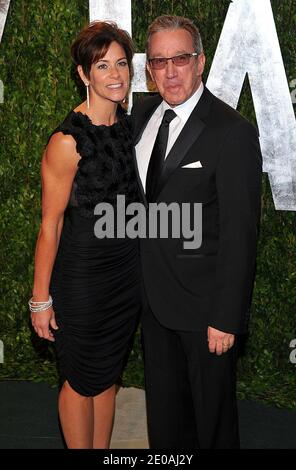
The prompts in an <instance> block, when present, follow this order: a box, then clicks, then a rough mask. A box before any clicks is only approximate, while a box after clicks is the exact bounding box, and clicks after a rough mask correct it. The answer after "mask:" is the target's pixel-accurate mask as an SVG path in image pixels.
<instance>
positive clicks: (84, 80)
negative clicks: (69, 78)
mask: <svg viewBox="0 0 296 470" xmlns="http://www.w3.org/2000/svg"><path fill="white" fill-rule="evenodd" d="M77 72H78V75H79V77H80V78H81V80H82V81H83V83H84V85H85V86H88V85H89V80H88V78H87V77H86V76H85V74H84V72H83V68H82V66H81V65H78V67H77Z"/></svg>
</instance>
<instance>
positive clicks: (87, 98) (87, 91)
mask: <svg viewBox="0 0 296 470" xmlns="http://www.w3.org/2000/svg"><path fill="white" fill-rule="evenodd" d="M85 86H86V103H87V109H89V83H88V84H86V83H85Z"/></svg>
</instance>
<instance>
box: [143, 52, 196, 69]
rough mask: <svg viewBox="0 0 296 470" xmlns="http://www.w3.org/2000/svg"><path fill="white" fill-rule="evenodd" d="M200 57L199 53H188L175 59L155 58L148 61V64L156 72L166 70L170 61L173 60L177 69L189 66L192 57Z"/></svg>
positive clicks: (176, 56)
mask: <svg viewBox="0 0 296 470" xmlns="http://www.w3.org/2000/svg"><path fill="white" fill-rule="evenodd" d="M198 55H199V54H198V52H190V53H189V52H188V53H186V54H179V55H175V56H174V57H153V58H152V59H148V62H149V65H150V67H151V68H152V69H154V70H161V69H164V68H165V66H166V64H167V63H168V60H171V61H172V62H173V64H174V65H177V67H183V66H184V65H188V64H189V61H190V59H191V57H196V56H198Z"/></svg>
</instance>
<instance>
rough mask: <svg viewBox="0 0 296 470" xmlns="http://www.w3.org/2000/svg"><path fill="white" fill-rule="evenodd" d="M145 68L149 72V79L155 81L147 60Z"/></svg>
mask: <svg viewBox="0 0 296 470" xmlns="http://www.w3.org/2000/svg"><path fill="white" fill-rule="evenodd" d="M146 69H147V71H148V73H149V76H150V78H151V80H152V81H153V82H154V83H155V80H154V77H153V72H152V70H151V67H150V65H149V63H148V62H147V63H146Z"/></svg>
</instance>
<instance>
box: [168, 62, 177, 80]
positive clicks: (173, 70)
mask: <svg viewBox="0 0 296 470" xmlns="http://www.w3.org/2000/svg"><path fill="white" fill-rule="evenodd" d="M175 75H177V67H176V66H175V64H174V63H173V61H172V59H168V60H167V63H166V76H167V77H168V78H171V77H174V76H175Z"/></svg>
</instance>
